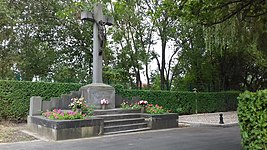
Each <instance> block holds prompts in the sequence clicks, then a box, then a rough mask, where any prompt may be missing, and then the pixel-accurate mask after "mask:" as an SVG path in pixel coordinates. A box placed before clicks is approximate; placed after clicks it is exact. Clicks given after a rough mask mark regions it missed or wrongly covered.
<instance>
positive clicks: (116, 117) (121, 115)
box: [96, 113, 141, 120]
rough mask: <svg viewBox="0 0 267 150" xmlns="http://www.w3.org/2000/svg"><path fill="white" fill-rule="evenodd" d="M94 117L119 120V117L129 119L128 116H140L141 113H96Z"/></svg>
mask: <svg viewBox="0 0 267 150" xmlns="http://www.w3.org/2000/svg"><path fill="white" fill-rule="evenodd" d="M96 117H97V118H103V119H104V120H119V119H129V118H140V117H141V113H129V114H128V113H127V114H110V115H96Z"/></svg>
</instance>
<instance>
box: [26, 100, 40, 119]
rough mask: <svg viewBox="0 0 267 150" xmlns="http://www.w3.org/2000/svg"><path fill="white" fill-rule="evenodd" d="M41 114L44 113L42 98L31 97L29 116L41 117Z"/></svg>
mask: <svg viewBox="0 0 267 150" xmlns="http://www.w3.org/2000/svg"><path fill="white" fill-rule="evenodd" d="M41 113H42V97H40V96H33V97H31V99H30V110H29V115H30V116H35V115H40V114H41Z"/></svg>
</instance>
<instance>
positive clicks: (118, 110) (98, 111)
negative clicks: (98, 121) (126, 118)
mask: <svg viewBox="0 0 267 150" xmlns="http://www.w3.org/2000/svg"><path fill="white" fill-rule="evenodd" d="M140 112H141V110H140V109H121V108H115V109H104V110H103V109H96V110H94V113H93V114H94V115H108V114H123V113H140Z"/></svg>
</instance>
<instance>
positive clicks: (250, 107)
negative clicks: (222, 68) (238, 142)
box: [238, 89, 267, 150]
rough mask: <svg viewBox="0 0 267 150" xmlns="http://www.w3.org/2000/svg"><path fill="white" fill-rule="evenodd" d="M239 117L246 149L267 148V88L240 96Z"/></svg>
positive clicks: (263, 149)
mask: <svg viewBox="0 0 267 150" xmlns="http://www.w3.org/2000/svg"><path fill="white" fill-rule="evenodd" d="M238 100H239V103H238V119H239V125H240V130H241V137H242V145H243V148H244V149H251V150H257V149H259V150H266V149H267V89H266V90H262V91H257V92H255V93H253V92H248V91H246V92H244V93H242V94H240V96H239V97H238Z"/></svg>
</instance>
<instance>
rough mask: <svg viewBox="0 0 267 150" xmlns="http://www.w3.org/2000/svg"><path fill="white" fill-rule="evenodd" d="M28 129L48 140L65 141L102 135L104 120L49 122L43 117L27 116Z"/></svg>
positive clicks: (93, 118)
mask: <svg viewBox="0 0 267 150" xmlns="http://www.w3.org/2000/svg"><path fill="white" fill-rule="evenodd" d="M27 123H28V127H29V129H30V130H31V131H33V132H36V133H38V135H39V136H42V137H45V138H47V139H49V140H66V139H77V138H86V137H92V136H99V135H102V134H103V130H104V129H103V127H104V126H103V125H104V119H101V118H95V117H92V118H90V119H88V120H80V119H77V120H50V119H47V118H45V117H43V116H28V119H27Z"/></svg>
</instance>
